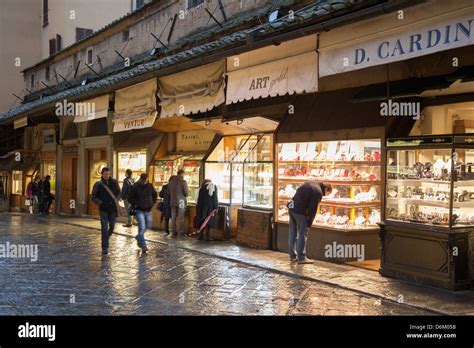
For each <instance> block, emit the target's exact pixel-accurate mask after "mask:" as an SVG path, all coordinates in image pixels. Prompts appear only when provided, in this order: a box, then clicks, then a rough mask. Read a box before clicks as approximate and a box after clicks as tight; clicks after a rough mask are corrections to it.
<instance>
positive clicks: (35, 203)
mask: <svg viewBox="0 0 474 348" xmlns="http://www.w3.org/2000/svg"><path fill="white" fill-rule="evenodd" d="M40 179H41V177H40V176H39V175H35V179H34V181H33V185H32V187H31V193H32V195H33V203H32V205H33V213H34V214H38V213H39V182H40Z"/></svg>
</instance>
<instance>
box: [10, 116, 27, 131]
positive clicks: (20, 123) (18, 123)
mask: <svg viewBox="0 0 474 348" xmlns="http://www.w3.org/2000/svg"><path fill="white" fill-rule="evenodd" d="M27 125H28V117H23V118H20V119H18V120H15V121H13V129H18V128H23V127H26V126H27Z"/></svg>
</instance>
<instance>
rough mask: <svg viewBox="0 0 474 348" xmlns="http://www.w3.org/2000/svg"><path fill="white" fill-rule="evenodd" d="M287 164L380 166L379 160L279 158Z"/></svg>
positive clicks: (281, 163) (280, 161) (282, 162)
mask: <svg viewBox="0 0 474 348" xmlns="http://www.w3.org/2000/svg"><path fill="white" fill-rule="evenodd" d="M288 164H296V165H301V164H311V165H327V166H332V167H336V166H352V167H356V166H364V167H374V166H380V161H307V160H300V161H297V160H292V161H285V160H279V165H288Z"/></svg>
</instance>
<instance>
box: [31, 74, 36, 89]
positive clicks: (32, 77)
mask: <svg viewBox="0 0 474 348" xmlns="http://www.w3.org/2000/svg"><path fill="white" fill-rule="evenodd" d="M30 87H31V89H33V88H35V74H31V75H30Z"/></svg>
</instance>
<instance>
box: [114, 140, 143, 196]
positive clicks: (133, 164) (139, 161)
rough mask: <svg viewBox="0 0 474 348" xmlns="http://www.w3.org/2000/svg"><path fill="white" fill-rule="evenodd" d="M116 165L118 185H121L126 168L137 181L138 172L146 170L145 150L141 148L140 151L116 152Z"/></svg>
mask: <svg viewBox="0 0 474 348" xmlns="http://www.w3.org/2000/svg"><path fill="white" fill-rule="evenodd" d="M117 165H118V166H117V172H118V182H119V184H120V187H122V185H123V180H124V179H125V172H126V171H127V169H131V170H132V172H133V174H132V177H133V179H134V180H135V181H137V180H138V178H139V177H140V174H142V173H146V172H147V170H146V167H147V164H146V150H145V149H143V150H140V151H131V152H118V153H117Z"/></svg>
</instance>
